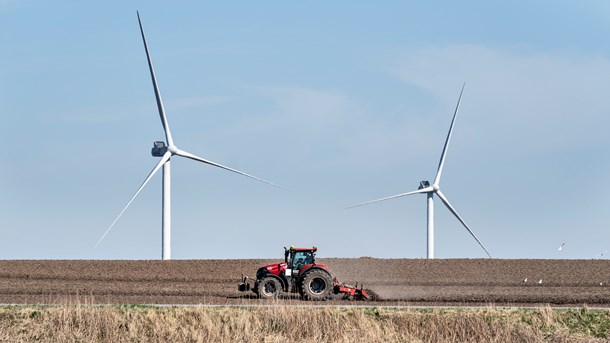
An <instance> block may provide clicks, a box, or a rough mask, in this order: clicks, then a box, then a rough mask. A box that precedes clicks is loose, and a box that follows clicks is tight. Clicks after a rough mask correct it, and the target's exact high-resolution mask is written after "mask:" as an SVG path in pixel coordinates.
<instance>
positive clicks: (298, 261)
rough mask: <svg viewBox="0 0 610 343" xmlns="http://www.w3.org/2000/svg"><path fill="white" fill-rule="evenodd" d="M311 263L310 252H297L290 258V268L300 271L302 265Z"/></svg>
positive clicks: (311, 256)
mask: <svg viewBox="0 0 610 343" xmlns="http://www.w3.org/2000/svg"><path fill="white" fill-rule="evenodd" d="M310 263H313V253H312V252H311V251H297V252H295V253H294V255H293V256H292V268H293V269H297V270H298V269H301V268H303V266H304V265H307V264H310Z"/></svg>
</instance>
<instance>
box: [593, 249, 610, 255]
mask: <svg viewBox="0 0 610 343" xmlns="http://www.w3.org/2000/svg"><path fill="white" fill-rule="evenodd" d="M607 252H608V250H605V251H604V252H603V253H601V254H597V255H595V257H604V255H605V254H606V253H607Z"/></svg>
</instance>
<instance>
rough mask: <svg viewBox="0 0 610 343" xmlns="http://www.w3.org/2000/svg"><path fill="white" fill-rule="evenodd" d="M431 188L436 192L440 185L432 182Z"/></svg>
mask: <svg viewBox="0 0 610 343" xmlns="http://www.w3.org/2000/svg"><path fill="white" fill-rule="evenodd" d="M432 189H434V191H435V192H438V190H439V189H441V187H439V185H437V184H433V185H432Z"/></svg>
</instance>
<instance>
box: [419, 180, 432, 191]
mask: <svg viewBox="0 0 610 343" xmlns="http://www.w3.org/2000/svg"><path fill="white" fill-rule="evenodd" d="M429 187H430V181H420V182H419V187H417V189H418V190H422V189H426V188H429Z"/></svg>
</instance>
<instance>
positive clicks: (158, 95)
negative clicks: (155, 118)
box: [137, 12, 174, 146]
mask: <svg viewBox="0 0 610 343" xmlns="http://www.w3.org/2000/svg"><path fill="white" fill-rule="evenodd" d="M137 14H138V24H140V32H141V33H142V41H143V42H144V50H146V59H147V60H148V69H150V78H151V79H152V84H153V88H154V89H155V97H156V98H157V108H158V110H159V116H160V117H161V124H163V130H164V131H165V138H166V139H167V145H169V146H172V145H174V140H173V139H172V133H171V132H170V131H169V124H168V122H167V116H166V115H165V109H164V108H163V100H162V99H161V93H160V92H159V86H158V85H157V78H156V77H155V70H154V69H153V65H152V60H151V58H150V53H149V52H148V44H146V37H144V29H143V28H142V21H141V20H140V12H137Z"/></svg>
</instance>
